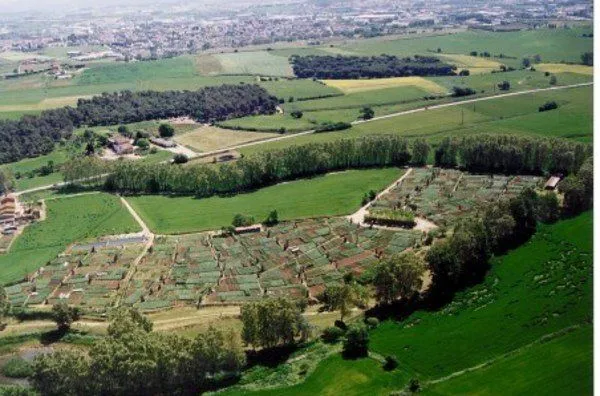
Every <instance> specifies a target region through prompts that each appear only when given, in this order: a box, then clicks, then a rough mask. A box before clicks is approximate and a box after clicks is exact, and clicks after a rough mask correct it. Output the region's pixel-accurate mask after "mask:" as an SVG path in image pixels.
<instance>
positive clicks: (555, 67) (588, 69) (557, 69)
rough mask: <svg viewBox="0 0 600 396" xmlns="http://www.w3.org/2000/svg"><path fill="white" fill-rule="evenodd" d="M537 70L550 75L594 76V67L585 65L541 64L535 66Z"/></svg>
mask: <svg viewBox="0 0 600 396" xmlns="http://www.w3.org/2000/svg"><path fill="white" fill-rule="evenodd" d="M535 67H536V69H539V70H541V71H543V72H550V73H554V74H557V73H576V74H584V75H586V76H593V75H594V67H593V66H585V65H566V64H564V63H540V64H539V65H535Z"/></svg>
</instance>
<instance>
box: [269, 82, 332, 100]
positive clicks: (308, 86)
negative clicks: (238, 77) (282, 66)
mask: <svg viewBox="0 0 600 396" xmlns="http://www.w3.org/2000/svg"><path fill="white" fill-rule="evenodd" d="M258 85H260V86H262V87H264V88H265V89H266V90H267V91H269V92H270V93H271V94H273V95H275V96H277V97H278V98H281V99H284V100H285V101H286V102H287V101H288V100H289V98H290V97H293V98H294V100H297V99H305V98H316V97H323V96H335V95H341V94H342V92H340V91H339V90H338V89H336V88H333V87H330V86H327V85H325V84H323V83H321V82H319V81H313V80H304V79H289V80H288V79H284V78H280V79H278V80H276V81H260V82H258Z"/></svg>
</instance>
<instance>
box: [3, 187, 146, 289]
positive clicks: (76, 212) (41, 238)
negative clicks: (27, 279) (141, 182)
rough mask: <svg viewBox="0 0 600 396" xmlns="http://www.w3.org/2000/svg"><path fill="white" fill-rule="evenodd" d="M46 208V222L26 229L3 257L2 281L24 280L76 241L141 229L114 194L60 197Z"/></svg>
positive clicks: (50, 202)
mask: <svg viewBox="0 0 600 396" xmlns="http://www.w3.org/2000/svg"><path fill="white" fill-rule="evenodd" d="M46 205H47V218H46V220H43V221H40V222H37V223H34V224H31V225H30V226H28V227H27V228H25V230H24V232H23V234H21V235H20V236H19V237H17V239H16V240H15V241H14V243H13V245H12V247H11V250H10V252H9V253H8V254H5V255H0V282H2V283H7V282H12V281H16V280H19V279H21V278H22V277H23V276H24V275H25V274H26V273H28V272H31V271H34V270H35V269H37V268H39V267H40V266H42V265H44V264H45V263H46V262H47V261H48V260H49V259H52V258H53V257H54V256H55V255H57V254H58V253H60V252H62V251H63V250H64V249H65V248H66V247H67V246H68V245H69V244H71V243H73V242H77V241H83V240H86V239H90V238H96V237H99V236H103V235H115V234H125V233H131V232H137V231H140V230H141V229H140V227H139V225H138V224H137V223H136V222H135V220H134V219H133V217H131V215H130V214H129V212H128V211H127V209H126V208H125V207H124V206H123V205H122V204H121V202H120V200H119V198H118V197H116V196H114V195H109V194H103V193H98V194H88V195H80V196H75V197H64V198H57V199H52V200H48V201H46Z"/></svg>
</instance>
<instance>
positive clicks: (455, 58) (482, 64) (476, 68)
mask: <svg viewBox="0 0 600 396" xmlns="http://www.w3.org/2000/svg"><path fill="white" fill-rule="evenodd" d="M440 58H442V59H443V60H445V61H446V62H448V63H450V64H453V65H455V66H456V67H457V68H458V69H462V70H464V69H467V70H469V72H470V73H471V74H483V73H490V72H491V71H492V70H498V69H500V65H501V64H502V63H500V62H499V61H496V60H491V59H490V58H482V57H477V56H469V55H460V54H444V55H440Z"/></svg>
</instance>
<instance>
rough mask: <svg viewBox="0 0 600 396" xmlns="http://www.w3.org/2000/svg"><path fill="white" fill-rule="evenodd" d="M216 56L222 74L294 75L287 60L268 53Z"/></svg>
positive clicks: (239, 53)
mask: <svg viewBox="0 0 600 396" xmlns="http://www.w3.org/2000/svg"><path fill="white" fill-rule="evenodd" d="M214 56H215V57H216V58H217V59H218V60H219V63H220V64H221V70H222V72H221V73H222V74H252V75H266V76H292V75H293V73H292V67H291V66H290V64H289V62H288V60H287V59H286V58H283V57H280V56H273V55H271V54H270V53H269V52H267V51H249V52H235V53H228V54H218V55H214Z"/></svg>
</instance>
